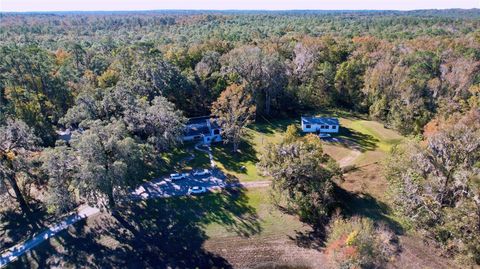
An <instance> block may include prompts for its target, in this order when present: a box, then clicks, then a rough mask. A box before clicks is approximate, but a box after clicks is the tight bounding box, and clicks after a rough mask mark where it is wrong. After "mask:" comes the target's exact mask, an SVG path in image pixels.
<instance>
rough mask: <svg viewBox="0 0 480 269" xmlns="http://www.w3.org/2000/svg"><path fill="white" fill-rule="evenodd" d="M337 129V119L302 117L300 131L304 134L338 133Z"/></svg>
mask: <svg viewBox="0 0 480 269" xmlns="http://www.w3.org/2000/svg"><path fill="white" fill-rule="evenodd" d="M339 129H340V123H339V122H338V119H337V118H324V117H302V131H303V132H305V133H317V134H320V133H338V131H339Z"/></svg>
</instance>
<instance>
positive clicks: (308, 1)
mask: <svg viewBox="0 0 480 269" xmlns="http://www.w3.org/2000/svg"><path fill="white" fill-rule="evenodd" d="M446 8H480V0H0V11H16V12H23V11H100V10H101V11H116V10H118V11H120V10H122V11H123V10H159V9H189V10H198V9H201V10H207V9H209V10H228V9H239V10H292V9H302V10H306V9H315V10H340V9H347V10H382V9H383V10H385V9H388V10H413V9H446Z"/></svg>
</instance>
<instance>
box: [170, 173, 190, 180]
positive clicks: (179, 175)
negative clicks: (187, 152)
mask: <svg viewBox="0 0 480 269" xmlns="http://www.w3.org/2000/svg"><path fill="white" fill-rule="evenodd" d="M187 176H188V174H186V173H175V174H170V179H171V180H180V179H184V178H187Z"/></svg>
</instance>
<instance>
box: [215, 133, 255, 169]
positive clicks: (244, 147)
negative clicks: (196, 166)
mask: <svg viewBox="0 0 480 269" xmlns="http://www.w3.org/2000/svg"><path fill="white" fill-rule="evenodd" d="M249 141H250V140H244V141H242V143H241V144H240V147H239V152H236V153H233V152H232V146H231V145H230V144H227V145H225V144H216V145H215V146H214V147H213V157H214V159H215V161H216V162H219V163H221V164H222V165H223V166H224V167H225V169H226V170H229V171H234V172H236V173H246V170H245V169H244V167H243V166H244V164H245V163H247V162H250V163H253V164H255V163H257V162H258V158H257V152H256V150H255V148H254V147H253V145H252V144H251V143H250V142H249Z"/></svg>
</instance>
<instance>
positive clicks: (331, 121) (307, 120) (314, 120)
mask: <svg viewBox="0 0 480 269" xmlns="http://www.w3.org/2000/svg"><path fill="white" fill-rule="evenodd" d="M302 123H304V124H324V125H340V123H339V122H338V119H337V118H324V117H302Z"/></svg>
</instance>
